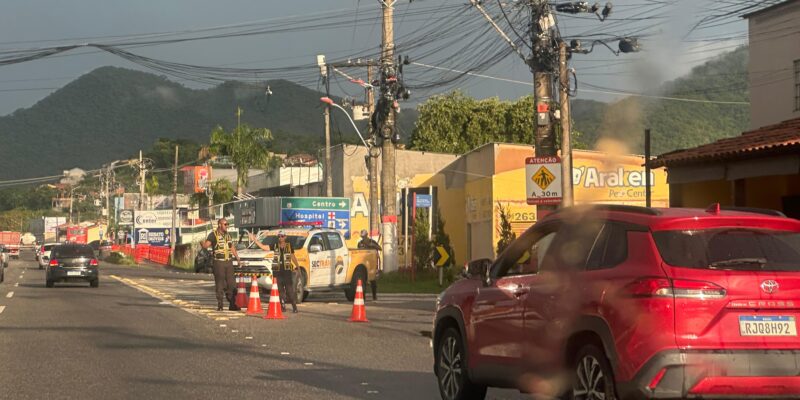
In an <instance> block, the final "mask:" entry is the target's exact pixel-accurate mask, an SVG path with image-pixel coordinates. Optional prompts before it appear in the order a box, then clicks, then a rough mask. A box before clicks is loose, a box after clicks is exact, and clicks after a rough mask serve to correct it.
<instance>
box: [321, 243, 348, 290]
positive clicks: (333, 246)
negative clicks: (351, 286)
mask: <svg viewBox="0 0 800 400" xmlns="http://www.w3.org/2000/svg"><path fill="white" fill-rule="evenodd" d="M325 236H326V239H327V240H328V245H329V246H330V253H331V265H332V267H331V273H332V274H333V277H332V282H333V283H334V284H336V285H342V284H345V283H347V269H348V268H349V266H350V260H349V259H348V252H347V247H345V245H344V240H342V235H341V234H340V233H339V232H325Z"/></svg>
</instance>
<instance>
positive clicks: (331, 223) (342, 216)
mask: <svg viewBox="0 0 800 400" xmlns="http://www.w3.org/2000/svg"><path fill="white" fill-rule="evenodd" d="M306 199H308V198H301V199H294V200H300V201H294V202H293V203H294V204H293V203H287V204H283V205H282V207H281V224H287V225H288V224H298V225H299V224H303V223H308V224H309V225H311V224H314V225H320V226H322V227H324V228H331V229H336V230H338V231H341V232H342V233H343V234H344V236H345V238H346V239H349V238H350V209H349V207H348V205H349V199H343V200H344V201H343V204H345V206H344V207H338V204H337V205H335V206H334V207H331V209H327V210H326V209H323V208H322V207H319V208H316V207H317V206H316V204H315V205H312V207H315V208H313V209H312V208H294V207H295V206H300V207H304V206H306V205H307V204H311V203H309V202H304V201H302V200H306ZM328 200H329V199H328ZM320 204H321V203H320ZM336 208H339V209H336ZM341 208H345V209H344V210H343V209H341Z"/></svg>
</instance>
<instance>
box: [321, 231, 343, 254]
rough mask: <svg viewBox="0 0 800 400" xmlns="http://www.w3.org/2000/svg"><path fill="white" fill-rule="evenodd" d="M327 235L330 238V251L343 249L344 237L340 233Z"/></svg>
mask: <svg viewBox="0 0 800 400" xmlns="http://www.w3.org/2000/svg"><path fill="white" fill-rule="evenodd" d="M325 235H326V236H327V237H328V245H330V246H331V248H330V250H336V249H341V248H342V247H343V246H344V243H342V237H341V236H339V234H338V233H336V232H326V233H325Z"/></svg>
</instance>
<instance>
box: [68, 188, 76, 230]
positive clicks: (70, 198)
mask: <svg viewBox="0 0 800 400" xmlns="http://www.w3.org/2000/svg"><path fill="white" fill-rule="evenodd" d="M74 192H75V186H71V187H70V188H69V224H70V225H72V203H74V202H75V194H74Z"/></svg>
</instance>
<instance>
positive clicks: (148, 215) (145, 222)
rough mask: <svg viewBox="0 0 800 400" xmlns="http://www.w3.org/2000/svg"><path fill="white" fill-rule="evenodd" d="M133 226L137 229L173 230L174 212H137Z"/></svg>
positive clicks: (134, 213)
mask: <svg viewBox="0 0 800 400" xmlns="http://www.w3.org/2000/svg"><path fill="white" fill-rule="evenodd" d="M120 219H121V216H120ZM133 225H134V226H135V227H136V228H137V229H138V228H139V227H145V228H172V210H149V211H139V210H136V211H134V212H133Z"/></svg>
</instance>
